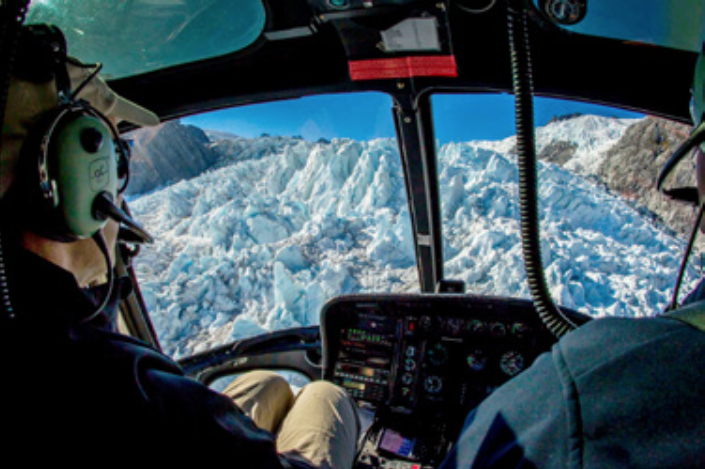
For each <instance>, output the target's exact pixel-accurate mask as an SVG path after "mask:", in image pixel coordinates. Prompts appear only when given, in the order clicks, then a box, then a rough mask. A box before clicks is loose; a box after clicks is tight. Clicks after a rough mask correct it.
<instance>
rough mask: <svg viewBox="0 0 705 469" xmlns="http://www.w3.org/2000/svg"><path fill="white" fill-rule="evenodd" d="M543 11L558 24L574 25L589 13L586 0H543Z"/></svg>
mask: <svg viewBox="0 0 705 469" xmlns="http://www.w3.org/2000/svg"><path fill="white" fill-rule="evenodd" d="M541 3H542V4H543V5H542V8H543V11H545V12H546V14H548V16H549V17H551V19H553V20H554V21H555V22H556V23H558V24H563V25H566V26H570V25H574V24H577V23H579V22H580V21H582V19H583V18H585V14H586V13H587V1H586V0H542V1H541Z"/></svg>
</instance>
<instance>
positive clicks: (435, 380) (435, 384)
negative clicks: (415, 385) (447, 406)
mask: <svg viewBox="0 0 705 469" xmlns="http://www.w3.org/2000/svg"><path fill="white" fill-rule="evenodd" d="M423 388H424V389H425V390H426V392H427V393H429V394H438V393H439V392H441V389H443V379H442V378H440V377H439V376H429V377H427V378H426V380H425V381H424V382H423Z"/></svg>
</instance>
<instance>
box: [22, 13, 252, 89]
mask: <svg viewBox="0 0 705 469" xmlns="http://www.w3.org/2000/svg"><path fill="white" fill-rule="evenodd" d="M265 17H266V15H265V10H264V6H263V5H262V2H261V0H237V1H229V0H162V1H154V0H116V1H110V2H106V1H103V0H37V1H33V2H32V3H31V5H30V9H29V12H28V14H27V20H26V23H28V24H29V23H49V24H54V25H57V26H59V27H60V28H61V29H62V31H63V32H64V35H65V36H66V39H67V42H68V48H69V53H70V54H71V55H72V56H75V57H77V58H79V59H81V60H82V61H84V62H100V63H102V64H104V75H105V76H107V77H110V78H119V77H124V76H129V75H135V74H139V73H144V72H148V71H151V70H156V69H160V68H164V67H169V66H172V65H179V64H183V63H188V62H194V61H198V60H203V59H207V58H211V57H216V56H221V55H224V54H230V53H233V52H237V51H240V50H242V49H244V48H246V47H247V46H249V45H251V44H252V43H253V42H254V41H255V40H257V38H258V37H259V36H260V34H261V33H262V30H263V29H264V25H265Z"/></svg>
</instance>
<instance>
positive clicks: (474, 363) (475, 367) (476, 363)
mask: <svg viewBox="0 0 705 469" xmlns="http://www.w3.org/2000/svg"><path fill="white" fill-rule="evenodd" d="M466 361H467V363H468V367H469V368H470V370H471V371H475V372H477V371H482V370H484V369H485V367H486V366H487V355H485V353H484V352H483V351H482V350H475V351H474V352H472V353H470V354H468V356H467V357H466Z"/></svg>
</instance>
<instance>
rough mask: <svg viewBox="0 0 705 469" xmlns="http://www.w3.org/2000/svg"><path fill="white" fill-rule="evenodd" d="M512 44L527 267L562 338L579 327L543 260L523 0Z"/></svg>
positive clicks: (513, 1)
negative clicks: (556, 294) (559, 299)
mask: <svg viewBox="0 0 705 469" xmlns="http://www.w3.org/2000/svg"><path fill="white" fill-rule="evenodd" d="M508 31H509V47H510V52H511V62H512V81H513V86H514V99H515V101H516V104H515V112H516V131H517V153H518V157H517V160H518V167H519V213H520V223H521V242H522V251H523V254H524V266H525V269H526V277H527V281H528V284H529V291H530V293H531V296H532V297H533V300H534V306H535V307H536V311H537V312H538V314H539V317H540V318H541V320H542V321H543V323H544V324H545V325H546V327H547V328H548V329H549V330H550V331H551V332H552V333H553V334H554V335H555V336H556V337H562V336H563V335H565V334H566V333H568V332H570V331H571V330H573V329H576V328H577V326H576V324H575V323H573V322H572V321H571V320H570V319H569V318H567V317H566V316H565V315H564V314H563V313H562V312H561V311H560V309H559V308H558V307H557V306H556V305H555V303H554V302H553V299H552V298H551V293H550V291H549V290H548V285H547V284H546V279H545V277H544V271H543V261H542V259H541V236H540V234H539V214H538V184H537V178H538V177H537V170H536V145H535V140H534V108H533V94H534V91H533V81H532V71H531V56H530V53H529V52H530V50H529V30H528V24H527V14H526V9H525V6H524V3H523V1H522V0H509V2H508Z"/></svg>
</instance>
